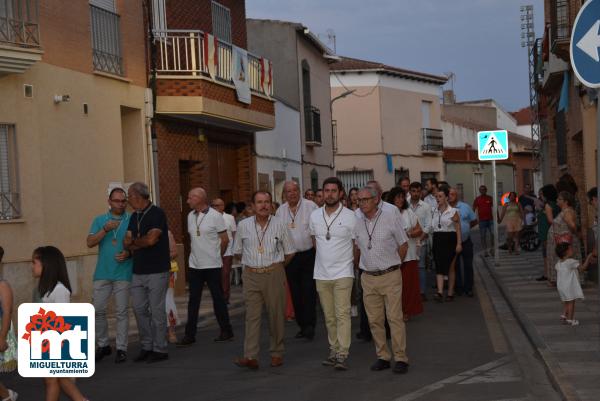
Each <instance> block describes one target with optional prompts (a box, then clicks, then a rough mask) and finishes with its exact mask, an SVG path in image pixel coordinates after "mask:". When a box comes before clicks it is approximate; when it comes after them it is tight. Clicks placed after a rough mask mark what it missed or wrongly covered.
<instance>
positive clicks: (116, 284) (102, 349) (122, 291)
mask: <svg viewBox="0 0 600 401" xmlns="http://www.w3.org/2000/svg"><path fill="white" fill-rule="evenodd" d="M108 206H109V211H108V212H107V213H103V214H101V215H99V216H96V218H94V221H93V223H92V226H91V228H90V233H89V235H88V236H87V246H88V248H93V247H95V246H96V245H98V260H97V261H96V270H95V271H94V292H93V302H94V308H95V310H96V343H97V345H98V349H97V351H96V361H100V360H102V359H103V358H104V357H105V356H107V355H110V354H111V352H112V350H111V348H110V345H109V342H108V321H107V320H106V309H107V307H108V302H109V300H110V297H111V295H113V296H114V299H115V312H116V318H117V354H116V358H115V363H121V362H125V360H126V359H127V339H128V331H129V314H128V313H127V307H128V305H129V286H130V284H131V275H132V267H133V264H132V260H131V257H130V256H131V254H130V253H129V251H127V250H124V249H123V239H124V238H125V234H126V233H127V227H128V226H129V218H130V217H131V216H130V214H129V213H127V212H126V211H125V209H126V208H127V196H126V195H125V190H124V189H123V188H113V189H112V190H111V191H110V194H109V195H108Z"/></svg>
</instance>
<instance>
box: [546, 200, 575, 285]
mask: <svg viewBox="0 0 600 401" xmlns="http://www.w3.org/2000/svg"><path fill="white" fill-rule="evenodd" d="M556 203H557V204H558V207H559V208H560V213H559V214H558V216H556V218H555V219H554V221H553V222H552V225H551V226H550V229H549V230H548V237H547V239H546V242H547V244H546V246H547V248H548V249H547V251H546V255H547V257H548V266H552V267H553V266H556V263H557V262H558V257H557V256H556V253H555V252H553V250H554V249H555V248H556V245H558V244H560V243H562V242H566V243H568V244H571V245H572V246H573V256H572V258H573V259H577V260H579V261H581V260H582V257H581V241H580V238H581V232H580V231H579V227H578V226H577V213H576V212H575V209H574V206H575V198H574V197H573V195H572V194H571V193H569V192H567V191H562V192H560V193H559V194H558V198H557V200H556ZM549 273H550V275H549V276H548V280H549V281H550V284H551V285H556V270H555V269H549ZM582 277H583V275H580V277H579V279H580V281H581V279H582Z"/></svg>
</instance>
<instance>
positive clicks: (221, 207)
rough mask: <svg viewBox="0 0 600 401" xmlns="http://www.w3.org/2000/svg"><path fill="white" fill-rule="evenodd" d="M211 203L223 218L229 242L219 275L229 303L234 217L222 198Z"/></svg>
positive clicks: (224, 296)
mask: <svg viewBox="0 0 600 401" xmlns="http://www.w3.org/2000/svg"><path fill="white" fill-rule="evenodd" d="M211 205H212V208H213V209H215V210H216V211H217V212H219V213H221V216H223V220H225V227H227V238H228V239H229V243H228V244H227V250H226V251H225V254H224V255H223V267H222V268H221V276H222V281H223V282H222V286H223V298H225V302H227V304H229V296H230V295H231V266H232V265H233V241H234V239H235V232H236V230H237V225H236V224H235V217H233V216H232V215H231V214H229V213H227V212H226V211H225V202H224V201H223V199H220V198H217V199H215V200H213V201H212V203H211Z"/></svg>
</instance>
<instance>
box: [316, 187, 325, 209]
mask: <svg viewBox="0 0 600 401" xmlns="http://www.w3.org/2000/svg"><path fill="white" fill-rule="evenodd" d="M315 204H316V205H317V206H318V207H323V205H324V204H325V199H323V190H322V189H317V191H316V192H315Z"/></svg>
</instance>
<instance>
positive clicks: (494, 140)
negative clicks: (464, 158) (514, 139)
mask: <svg viewBox="0 0 600 401" xmlns="http://www.w3.org/2000/svg"><path fill="white" fill-rule="evenodd" d="M477 150H478V151H477V154H478V156H479V160H506V159H508V132H507V131H479V132H478V133H477Z"/></svg>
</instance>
